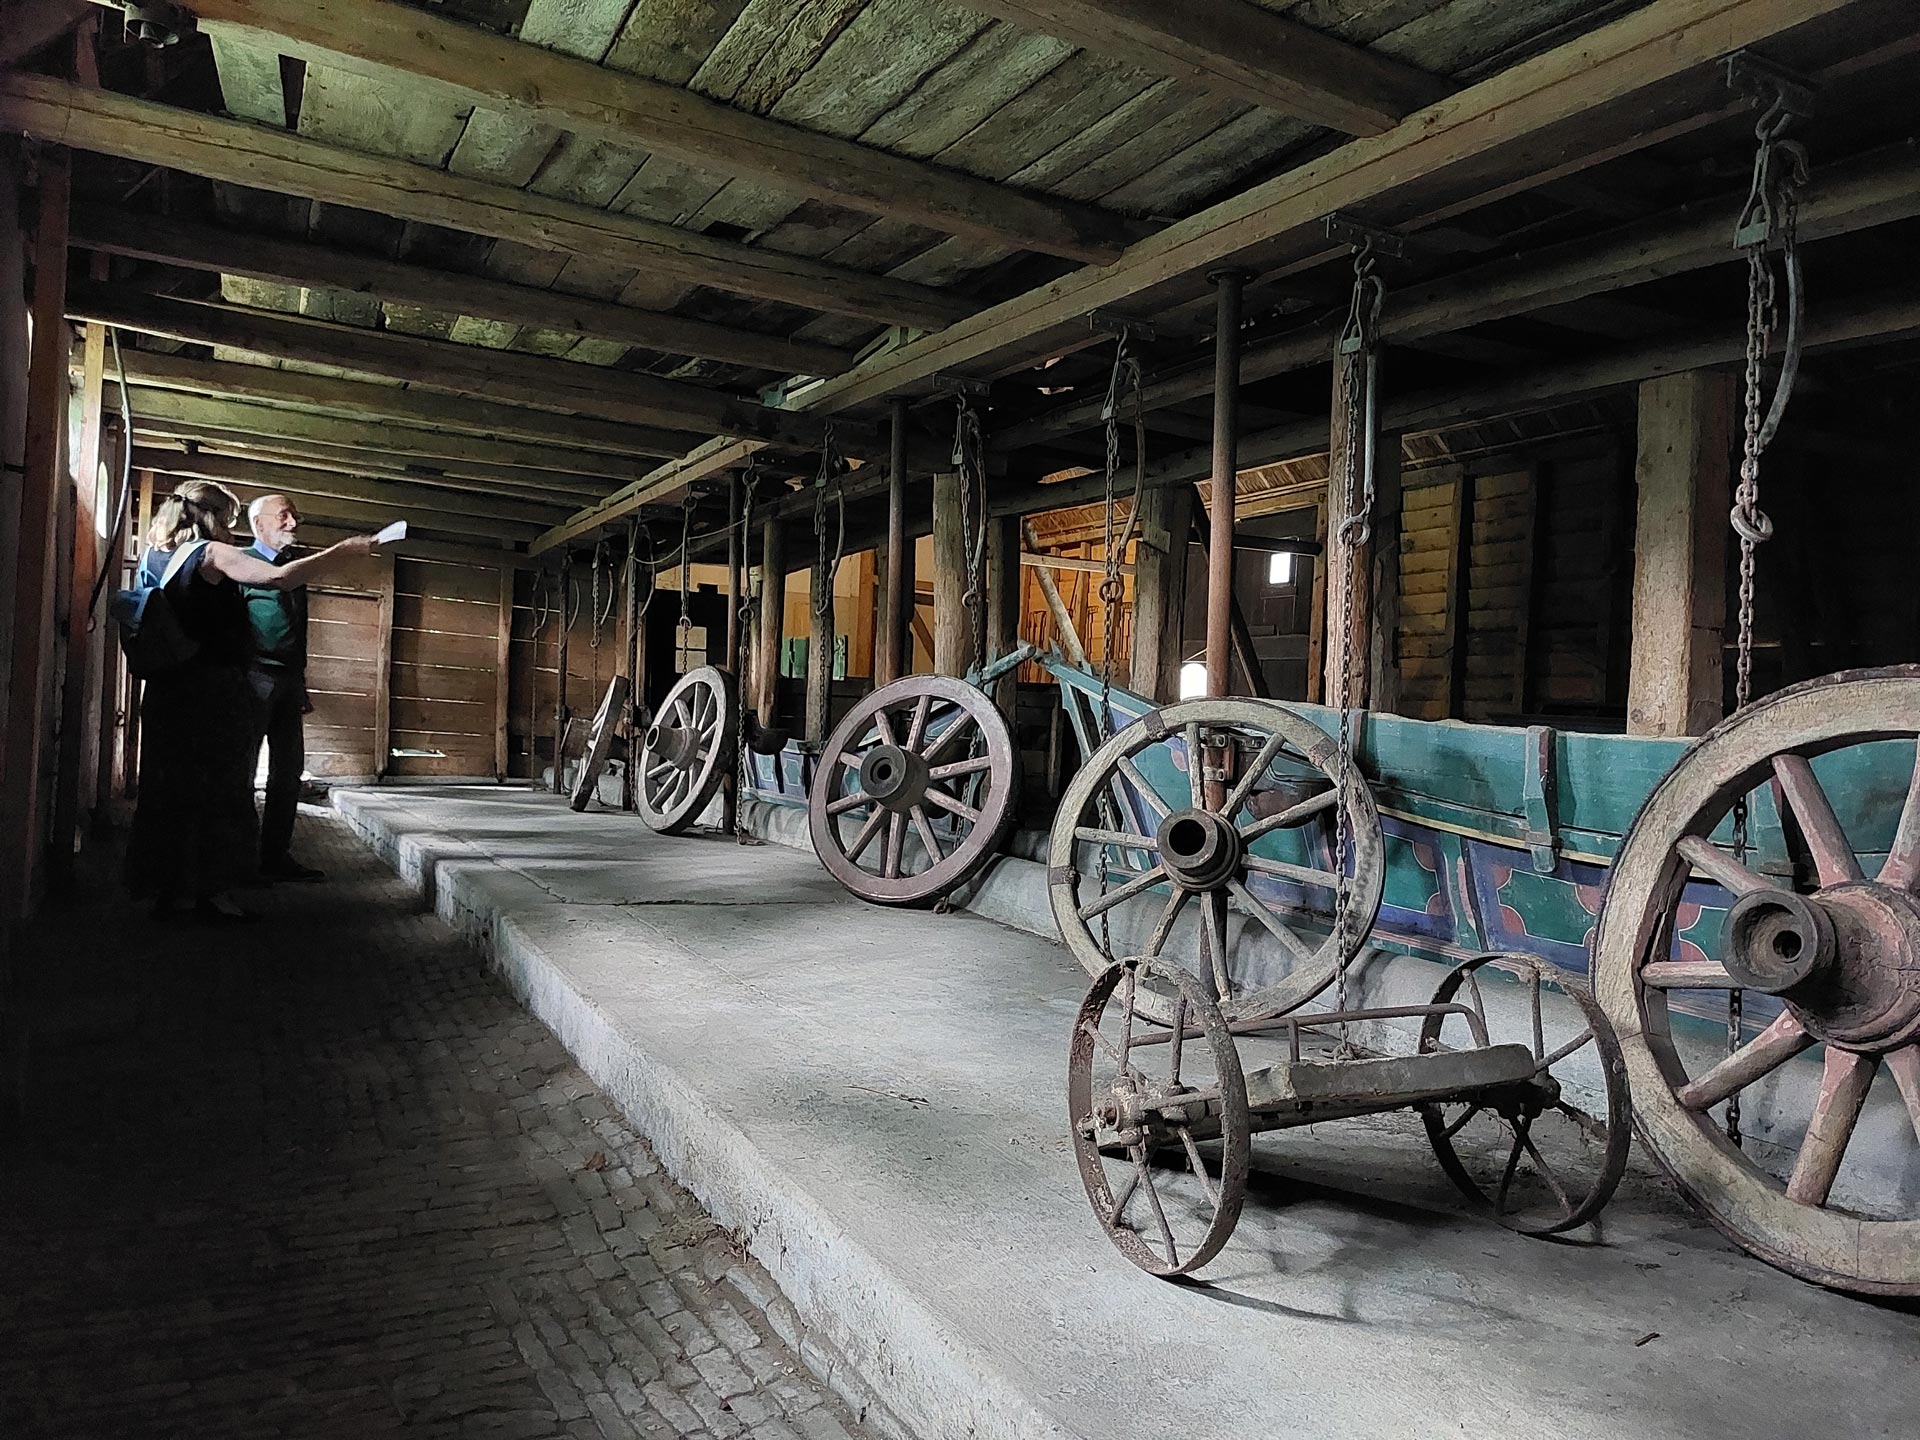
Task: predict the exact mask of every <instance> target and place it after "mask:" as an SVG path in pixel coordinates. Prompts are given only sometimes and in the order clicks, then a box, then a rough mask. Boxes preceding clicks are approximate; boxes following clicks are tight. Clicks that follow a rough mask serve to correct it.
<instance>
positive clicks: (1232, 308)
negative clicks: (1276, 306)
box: [1207, 270, 1244, 695]
mask: <svg viewBox="0 0 1920 1440" xmlns="http://www.w3.org/2000/svg"><path fill="white" fill-rule="evenodd" d="M1210 278H1211V279H1212V281H1213V284H1214V291H1215V295H1214V300H1215V306H1214V323H1213V479H1212V482H1211V488H1210V494H1209V499H1210V500H1211V502H1212V506H1213V509H1212V515H1211V520H1212V529H1211V533H1212V539H1211V541H1210V543H1209V544H1208V546H1207V694H1209V695H1225V694H1226V693H1227V690H1228V687H1229V681H1228V679H1227V653H1228V647H1229V645H1230V644H1231V643H1232V642H1231V635H1232V619H1231V616H1232V611H1233V511H1234V504H1235V500H1234V492H1235V490H1236V488H1237V482H1238V477H1239V471H1240V288H1241V285H1242V284H1243V283H1244V277H1243V276H1242V275H1241V274H1240V273H1239V272H1238V271H1236V270H1221V271H1216V272H1215V273H1214V274H1213V275H1212V276H1211V277H1210Z"/></svg>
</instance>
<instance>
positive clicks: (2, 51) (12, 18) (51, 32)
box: [0, 0, 92, 70]
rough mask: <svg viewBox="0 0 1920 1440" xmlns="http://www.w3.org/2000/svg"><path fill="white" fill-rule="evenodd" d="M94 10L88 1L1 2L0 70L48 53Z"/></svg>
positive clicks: (39, 0) (8, 0)
mask: <svg viewBox="0 0 1920 1440" xmlns="http://www.w3.org/2000/svg"><path fill="white" fill-rule="evenodd" d="M91 10H92V7H91V6H90V5H89V4H88V3H87V0H0V70H5V69H6V68H7V67H8V66H10V65H17V64H19V63H20V62H21V61H22V60H25V59H26V58H28V57H29V56H30V55H32V54H33V53H34V52H35V51H37V50H44V49H45V48H46V47H47V46H49V45H51V44H52V43H53V42H54V41H56V40H58V39H59V38H60V37H61V36H62V35H65V34H66V33H67V32H68V31H69V30H71V29H73V27H74V26H76V25H78V24H79V23H80V22H81V21H82V20H84V19H85V18H86V17H87V15H88V14H89V13H90V12H91Z"/></svg>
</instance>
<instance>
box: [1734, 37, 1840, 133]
mask: <svg viewBox="0 0 1920 1440" xmlns="http://www.w3.org/2000/svg"><path fill="white" fill-rule="evenodd" d="M1721 63H1722V64H1723V65H1725V66H1726V67H1727V88H1728V89H1730V90H1733V91H1734V92H1736V93H1737V94H1741V95H1745V96H1747V97H1748V98H1750V99H1752V100H1753V101H1754V102H1755V103H1756V104H1758V105H1759V106H1760V107H1761V108H1762V109H1775V108H1777V109H1779V110H1781V111H1784V112H1785V113H1786V114H1789V115H1792V116H1794V117H1795V118H1797V119H1801V120H1806V119H1809V118H1811V117H1812V115H1813V111H1814V101H1815V98H1816V97H1817V96H1818V95H1819V93H1820V92H1819V87H1818V86H1816V85H1815V84H1814V83H1813V81H1811V80H1809V79H1808V78H1807V77H1806V76H1804V75H1801V74H1799V73H1798V72H1797V71H1793V70H1789V69H1787V67H1786V66H1784V65H1776V64H1774V62H1773V61H1771V60H1769V59H1767V58H1766V57H1765V56H1763V55H1756V54H1754V52H1753V51H1751V50H1736V51H1734V53H1733V54H1731V55H1729V56H1727V57H1726V59H1725V60H1723V61H1722V62H1721Z"/></svg>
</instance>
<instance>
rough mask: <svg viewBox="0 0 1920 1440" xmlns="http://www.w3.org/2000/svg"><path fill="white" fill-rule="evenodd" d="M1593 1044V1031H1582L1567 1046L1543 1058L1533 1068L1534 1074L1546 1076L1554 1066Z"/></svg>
mask: <svg viewBox="0 0 1920 1440" xmlns="http://www.w3.org/2000/svg"><path fill="white" fill-rule="evenodd" d="M1592 1043H1593V1031H1592V1029H1591V1028H1589V1029H1586V1030H1582V1031H1581V1032H1580V1033H1579V1034H1578V1035H1576V1036H1574V1037H1573V1039H1571V1040H1569V1041H1568V1042H1567V1043H1566V1044H1564V1045H1562V1046H1561V1047H1560V1048H1559V1049H1558V1050H1556V1051H1554V1052H1553V1053H1552V1054H1551V1055H1543V1056H1541V1057H1540V1060H1539V1063H1538V1064H1536V1065H1535V1066H1534V1067H1533V1073H1534V1074H1536V1075H1544V1074H1546V1073H1547V1072H1548V1071H1549V1070H1551V1069H1553V1067H1554V1066H1556V1065H1558V1064H1559V1063H1560V1062H1561V1061H1562V1060H1564V1059H1566V1058H1567V1057H1568V1056H1569V1055H1571V1054H1573V1053H1574V1052H1575V1051H1576V1050H1579V1049H1581V1048H1582V1047H1584V1046H1587V1045H1591V1044H1592Z"/></svg>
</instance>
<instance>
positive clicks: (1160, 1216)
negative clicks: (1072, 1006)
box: [1067, 960, 1252, 1276]
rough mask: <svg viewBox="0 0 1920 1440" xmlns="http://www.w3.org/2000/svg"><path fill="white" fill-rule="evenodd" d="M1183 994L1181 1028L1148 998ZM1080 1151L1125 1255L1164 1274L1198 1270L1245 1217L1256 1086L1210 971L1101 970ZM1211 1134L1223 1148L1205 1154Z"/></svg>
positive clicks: (1081, 1079)
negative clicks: (1205, 975)
mask: <svg viewBox="0 0 1920 1440" xmlns="http://www.w3.org/2000/svg"><path fill="white" fill-rule="evenodd" d="M1149 982H1151V983H1152V985H1153V987H1154V989H1155V990H1157V991H1161V992H1164V993H1168V994H1171V995H1173V996H1174V1016H1175V1020H1174V1023H1173V1025H1172V1027H1171V1028H1170V1029H1167V1030H1160V1029H1154V1030H1151V1031H1149V1030H1148V1029H1147V1028H1146V1027H1145V1026H1144V1025H1142V1024H1141V1023H1140V1021H1141V1017H1140V1015H1139V1013H1138V1009H1137V1002H1138V1001H1139V1000H1140V998H1141V997H1142V996H1143V995H1145V994H1146V993H1148V991H1147V985H1148V983H1149ZM1067 1111H1068V1117H1069V1120H1070V1122H1071V1124H1072V1127H1073V1151H1074V1156H1075V1158H1076V1159H1077V1160H1078V1161H1079V1164H1080V1179H1081V1182H1082V1183H1083V1184H1084V1185H1085V1186H1086V1189H1087V1199H1088V1200H1090V1201H1091V1202H1092V1203H1093V1213H1094V1214H1095V1215H1096V1216H1098V1217H1099V1219H1100V1223H1101V1226H1102V1227H1103V1228H1104V1229H1105V1230H1106V1232H1107V1235H1108V1237H1109V1238H1110V1239H1111V1240H1112V1241H1113V1243H1114V1244H1115V1245H1117V1246H1118V1247H1119V1248H1120V1252H1121V1253H1122V1254H1123V1255H1125V1256H1126V1257H1127V1258H1128V1259H1129V1260H1131V1261H1133V1263H1134V1264H1136V1265H1138V1266H1139V1267H1140V1268H1141V1269H1142V1270H1146V1271H1148V1272H1149V1273H1151V1274H1154V1275H1166V1276H1172V1275H1186V1274H1189V1273H1191V1272H1192V1271H1194V1270H1197V1269H1199V1268H1200V1267H1201V1266H1202V1265H1204V1264H1206V1263H1207V1261H1209V1260H1211V1259H1212V1258H1213V1257H1214V1256H1215V1255H1217V1254H1219V1253H1220V1247H1221V1246H1223V1245H1225V1244H1226V1243H1227V1237H1228V1236H1230V1235H1231V1234H1233V1228H1234V1226H1235V1225H1237V1224H1238V1223H1239V1221H1240V1207H1241V1204H1242V1203H1243V1202H1244V1200H1245V1199H1246V1193H1247V1167H1248V1163H1249V1160H1250V1157H1251V1154H1252V1145H1251V1131H1250V1127H1249V1123H1248V1114H1247V1084H1246V1079H1245V1077H1244V1076H1243V1075H1242V1073H1241V1069H1240V1058H1239V1054H1238V1052H1237V1051H1236V1050H1235V1048H1234V1043H1233V1037H1232V1036H1231V1035H1230V1034H1229V1033H1228V1030H1227V1022H1226V1020H1225V1018H1224V1017H1223V1016H1222V1015H1221V1014H1220V1007H1219V1006H1217V1005H1215V1004H1214V1003H1213V999H1212V997H1211V996H1209V995H1208V993H1207V989H1206V987H1205V986H1204V985H1202V983H1201V982H1200V980H1199V979H1198V978H1196V977H1195V976H1192V975H1189V974H1187V973H1186V972H1185V971H1183V970H1179V969H1176V968H1173V967H1171V966H1164V965H1157V964H1154V963H1152V962H1149V961H1144V960H1126V961H1122V962H1121V963H1120V964H1117V965H1110V966H1108V967H1107V968H1106V969H1105V970H1104V971H1102V972H1101V973H1100V974H1099V975H1098V976H1096V977H1095V979H1094V982H1093V985H1092V987H1091V988H1090V989H1089V990H1088V991H1087V997H1086V999H1085V1000H1084V1001H1083V1002H1082V1003H1081V1006H1080V1013H1079V1016H1078V1017H1077V1018H1076V1020H1075V1022H1074V1029H1073V1048H1072V1051H1071V1053H1070V1056H1069V1059H1068V1068H1067ZM1203 1141H1217V1142H1218V1144H1219V1149H1218V1150H1217V1152H1215V1153H1213V1154H1212V1155H1211V1156H1209V1155H1207V1154H1203V1153H1202V1151H1201V1149H1200V1144H1201V1142H1203Z"/></svg>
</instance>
